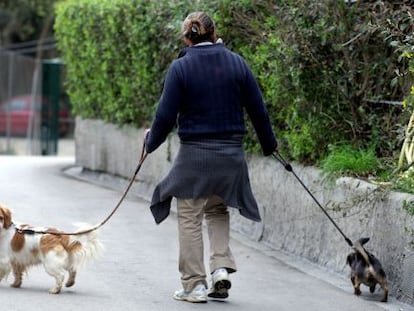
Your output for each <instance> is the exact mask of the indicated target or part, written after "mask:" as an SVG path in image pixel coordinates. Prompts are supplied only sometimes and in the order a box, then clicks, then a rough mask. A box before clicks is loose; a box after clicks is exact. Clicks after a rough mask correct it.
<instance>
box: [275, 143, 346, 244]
mask: <svg viewBox="0 0 414 311" xmlns="http://www.w3.org/2000/svg"><path fill="white" fill-rule="evenodd" d="M272 156H273V157H274V158H275V159H276V160H278V161H279V162H280V163H281V164H282V165H283V166H284V167H285V169H286V170H287V171H288V172H291V173H292V174H293V176H295V177H296V179H297V180H298V181H299V183H300V184H301V185H302V186H303V188H304V189H305V190H306V192H307V193H309V195H310V196H311V197H312V199H313V200H314V201H315V202H316V204H317V205H318V206H319V208H320V209H321V210H322V212H323V213H324V214H325V215H326V217H328V219H329V220H330V221H331V222H332V224H333V225H334V226H335V228H336V229H337V230H338V231H339V233H340V234H341V235H342V236H343V237H344V239H345V241H346V243H348V245H349V246H350V247H353V245H354V244H353V243H352V241H351V240H350V239H349V238H348V237H347V236H346V235H345V233H344V232H343V231H342V230H341V228H339V226H338V224H337V223H336V222H335V221H334V220H333V219H332V217H331V216H330V215H329V214H328V212H327V211H326V210H325V209H324V208H323V206H322V204H321V203H319V201H318V200H317V199H316V198H315V196H314V195H313V194H312V192H310V190H309V189H308V187H306V185H305V184H304V183H303V181H302V180H301V179H300V178H299V176H298V175H296V173H295V171H294V170H293V168H292V165H290V164H289V163H288V162H287V161H286V160H285V159H284V158H283V157H282V156H281V155H280V153H279V152H278V151H275V152H274V153H272Z"/></svg>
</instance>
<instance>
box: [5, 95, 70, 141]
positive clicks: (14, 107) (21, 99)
mask: <svg viewBox="0 0 414 311" xmlns="http://www.w3.org/2000/svg"><path fill="white" fill-rule="evenodd" d="M33 99H34V109H33V111H31V110H32V109H31V103H32V100H33ZM42 107H43V108H42ZM42 113H43V115H42ZM32 114H33V117H32V124H33V126H41V124H42V123H43V124H48V123H50V121H51V118H53V113H52V112H51V111H50V107H49V106H48V102H47V100H46V99H45V98H43V99H42V98H41V97H40V96H37V97H32V96H31V95H21V96H16V97H13V98H11V99H10V100H8V101H6V102H4V103H1V104H0V134H7V127H8V122H10V135H11V136H25V135H27V132H28V130H29V125H30V116H31V115H32ZM42 119H43V120H42ZM69 121H70V114H69V109H67V108H66V107H60V109H59V114H58V122H59V123H58V126H59V135H60V136H64V135H66V134H67V133H68V131H69V126H70V122H69ZM33 128H34V127H33Z"/></svg>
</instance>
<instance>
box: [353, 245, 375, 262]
mask: <svg viewBox="0 0 414 311" xmlns="http://www.w3.org/2000/svg"><path fill="white" fill-rule="evenodd" d="M368 241H369V238H361V239H359V240H358V241H355V242H354V249H355V251H357V252H358V253H359V254H361V256H362V258H364V260H365V262H366V264H367V265H368V266H370V267H372V262H371V259H370V256H369V254H368V253H367V251H366V250H365V248H364V247H363V245H364V244H365V243H367V242H368Z"/></svg>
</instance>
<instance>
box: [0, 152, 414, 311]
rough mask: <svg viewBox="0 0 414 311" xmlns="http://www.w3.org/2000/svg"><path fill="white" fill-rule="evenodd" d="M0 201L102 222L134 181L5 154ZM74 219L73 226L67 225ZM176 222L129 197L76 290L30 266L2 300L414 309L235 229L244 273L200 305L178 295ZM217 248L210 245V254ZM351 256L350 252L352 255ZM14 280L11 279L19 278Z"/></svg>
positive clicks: (56, 216)
mask: <svg viewBox="0 0 414 311" xmlns="http://www.w3.org/2000/svg"><path fill="white" fill-rule="evenodd" d="M0 171H1V172H2V174H0V203H1V204H5V205H6V206H9V207H11V208H12V209H13V210H14V216H15V218H16V220H17V221H24V222H28V223H30V224H33V225H37V226H44V225H53V226H57V227H59V228H61V229H64V230H65V229H68V228H69V229H70V224H72V223H75V222H79V221H82V222H83V221H86V222H90V223H98V222H100V221H101V220H102V219H103V218H104V217H106V216H107V215H108V213H109V212H110V211H111V209H112V208H113V207H114V206H115V204H116V203H117V202H118V200H119V199H120V197H121V195H122V193H123V191H124V189H125V186H126V183H127V181H126V180H124V179H119V178H116V177H114V176H109V175H105V174H97V173H86V172H84V171H82V169H81V168H78V167H75V166H74V157H73V156H69V157H67V156H60V157H53V156H48V157H26V156H17V157H16V156H0ZM68 225H69V227H68ZM176 231H177V225H176V219H175V215H174V214H172V215H171V216H170V217H169V218H168V219H167V220H166V221H165V222H163V223H162V224H161V225H159V226H157V225H155V223H154V221H153V219H152V216H151V214H150V212H149V210H148V202H146V201H144V200H142V199H140V198H138V197H136V196H134V195H131V194H129V195H128V196H127V197H126V200H125V201H124V202H123V203H122V206H121V208H120V209H119V210H118V212H117V213H116V214H115V215H114V217H113V218H111V220H110V221H109V222H108V223H107V224H106V225H105V226H104V227H103V228H102V230H101V238H102V241H103V242H104V245H105V249H106V250H105V252H104V254H103V256H102V258H101V259H100V260H98V261H97V262H96V263H92V264H90V265H88V266H87V267H85V268H84V269H82V271H80V273H79V278H78V282H77V284H76V285H75V287H73V288H70V289H67V288H65V289H64V290H63V291H62V293H61V295H60V296H59V297H56V296H53V295H49V294H48V293H47V289H48V288H49V286H50V284H51V281H52V280H51V278H50V277H49V276H48V275H47V274H46V273H45V272H44V271H43V269H42V268H39V269H33V270H30V271H29V272H28V274H27V276H25V279H24V283H23V287H22V288H21V289H12V288H10V287H8V285H7V284H6V283H5V282H4V281H3V282H2V283H0V299H1V300H2V307H3V308H4V309H10V310H14V311H20V310H22V311H23V310H28V309H30V310H34V311H37V310H39V311H40V310H55V309H58V310H60V311H73V310H81V309H84V310H89V311H102V310H105V311H111V310H116V311H118V310H145V311H152V310H154V311H161V310H169V311H175V310H177V311H178V310H180V311H182V310H184V311H185V310H195V309H197V310H198V309H203V311H205V310H226V311H233V310H234V311H236V310H237V311H255V310H262V311H275V310H277V311H299V310H306V311H349V310H361V311H375V310H388V311H414V308H412V307H410V306H407V305H404V304H401V303H399V302H398V301H396V300H395V299H393V298H392V297H390V301H389V303H380V302H379V300H380V298H381V294H382V293H381V292H380V291H377V292H376V293H375V294H374V295H371V294H370V293H369V291H368V289H367V288H366V287H363V288H362V291H363V294H362V296H361V297H356V296H355V295H353V289H352V285H351V282H350V281H349V279H347V278H344V277H341V276H338V275H336V274H333V273H330V272H328V271H326V270H324V269H321V268H320V267H317V266H315V265H312V264H311V263H309V262H306V261H304V260H301V259H300V258H295V257H292V256H289V255H288V254H285V253H282V252H280V251H277V250H274V249H270V248H268V247H266V246H265V245H262V244H258V243H255V242H251V241H249V240H248V239H247V238H246V237H244V236H241V235H238V234H236V233H234V232H233V233H232V240H231V246H232V249H233V253H234V255H235V258H236V262H237V265H238V268H239V271H238V272H237V273H235V274H234V275H232V281H233V287H232V289H231V292H230V297H229V299H228V300H226V301H225V302H217V301H209V303H208V304H203V305H194V304H190V303H185V302H178V301H174V300H173V299H172V293H173V292H174V290H176V289H178V288H179V286H180V283H179V274H178V271H177V247H178V246H177V243H178V242H177V232H176ZM207 259H208V251H207V250H206V260H207ZM344 260H345V258H344ZM10 281H11V277H9V279H8V280H7V282H9V283H10Z"/></svg>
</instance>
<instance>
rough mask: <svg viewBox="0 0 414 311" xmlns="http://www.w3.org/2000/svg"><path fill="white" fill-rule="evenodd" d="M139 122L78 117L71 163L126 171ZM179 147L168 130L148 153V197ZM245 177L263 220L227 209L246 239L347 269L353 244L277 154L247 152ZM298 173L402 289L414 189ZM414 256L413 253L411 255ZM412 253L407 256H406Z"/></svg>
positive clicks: (143, 177) (134, 153) (144, 179)
mask: <svg viewBox="0 0 414 311" xmlns="http://www.w3.org/2000/svg"><path fill="white" fill-rule="evenodd" d="M143 136H144V130H142V129H135V128H132V127H122V128H119V127H117V126H114V125H111V124H106V123H104V122H102V121H96V120H81V119H77V121H76V129H75V140H76V145H75V153H76V164H77V166H80V167H82V168H84V169H87V170H92V171H96V172H105V173H109V174H111V175H115V176H120V177H124V178H128V177H130V176H131V175H132V174H133V172H134V170H135V167H136V165H137V162H138V159H139V155H140V151H141V146H142V139H143ZM177 149H178V139H177V137H176V136H175V135H172V136H171V137H170V138H169V139H168V141H166V142H165V143H164V144H163V145H162V146H161V147H160V148H159V149H157V150H156V151H155V152H153V153H152V154H150V155H149V156H148V157H147V159H146V161H145V163H144V165H143V166H142V169H141V172H140V173H139V176H138V178H137V182H136V185H134V187H133V191H134V192H135V194H137V195H139V196H141V197H143V198H144V199H149V198H150V197H151V195H152V189H154V186H155V184H156V183H157V182H158V181H159V180H160V179H161V178H162V176H164V175H165V174H166V172H167V171H168V169H169V167H170V165H171V161H172V160H173V159H174V157H175V154H176V152H177ZM248 165H249V171H250V179H251V183H252V188H253V192H254V194H255V196H256V199H257V201H258V204H259V207H260V210H261V215H262V217H263V221H262V222H261V223H254V222H252V221H249V220H246V219H244V218H242V217H240V216H239V215H238V212H237V211H235V210H233V212H232V217H231V219H232V229H233V230H235V231H237V232H238V233H241V234H243V235H244V236H245V237H246V239H251V240H254V241H256V242H258V243H264V244H266V245H267V246H270V247H272V248H274V249H278V250H283V251H286V252H288V253H290V254H293V255H296V256H300V257H302V258H305V259H308V260H310V261H312V262H314V263H316V264H318V265H320V266H323V267H326V268H327V269H329V270H331V271H334V272H337V273H340V274H344V275H345V274H348V272H349V268H348V267H347V266H346V263H345V260H346V256H347V254H348V253H349V252H350V251H351V249H350V247H349V246H348V245H347V243H346V242H345V240H344V238H343V237H342V236H341V235H340V234H339V232H338V231H337V230H336V229H335V227H334V226H333V224H332V223H331V222H330V221H329V220H328V218H327V217H326V215H324V214H323V212H322V211H321V210H320V208H319V207H318V205H317V204H315V202H314V201H313V200H312V198H311V197H310V195H309V194H308V193H307V192H306V191H305V190H304V188H303V187H302V186H301V185H300V183H299V182H298V181H297V179H296V178H295V177H294V175H293V174H292V173H291V172H288V171H286V170H285V169H284V167H283V166H282V165H281V164H279V163H278V162H277V161H276V160H275V159H274V158H271V157H263V156H260V155H254V156H249V157H248ZM293 168H294V171H295V173H296V174H297V175H298V176H299V178H300V179H301V180H302V181H303V183H304V184H305V185H306V186H307V187H308V188H309V189H310V191H311V192H312V194H313V195H314V196H315V197H316V198H317V200H318V201H319V202H320V203H321V204H322V206H324V207H325V208H326V209H327V210H328V212H329V214H330V216H331V217H332V218H333V219H334V220H335V221H336V222H337V223H338V225H339V227H340V228H341V229H342V230H343V232H344V233H345V234H346V235H347V236H348V237H349V238H350V239H351V240H356V239H358V238H360V237H370V238H371V240H370V242H369V243H368V244H367V245H366V246H367V249H369V250H372V251H373V252H374V254H375V255H376V256H377V257H378V258H379V259H380V261H381V262H382V264H383V266H384V268H385V270H386V272H387V275H388V277H389V280H390V284H391V286H390V288H391V294H392V295H394V296H397V297H398V296H400V295H401V293H402V292H404V291H405V292H404V294H405V295H411V296H414V293H411V292H410V293H407V292H406V291H407V290H410V288H412V287H411V285H412V283H411V282H414V281H411V280H412V279H413V280H414V265H413V267H411V266H410V265H411V263H406V262H405V261H406V259H407V258H411V257H413V256H414V255H413V254H414V252H413V247H412V244H413V242H414V237H413V232H414V222H413V217H412V216H410V215H408V213H407V212H406V208H404V206H407V205H408V206H413V205H414V196H412V195H408V194H402V193H395V192H389V191H387V190H385V189H383V188H381V187H379V186H376V185H372V184H370V183H367V182H365V181H362V180H358V179H353V178H346V177H344V178H339V179H338V180H336V181H332V180H326V179H325V178H324V177H323V176H322V174H321V171H320V170H318V169H316V168H314V167H303V166H301V165H297V164H293ZM413 258H414V257H413ZM411 261H412V260H410V262H411Z"/></svg>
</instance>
